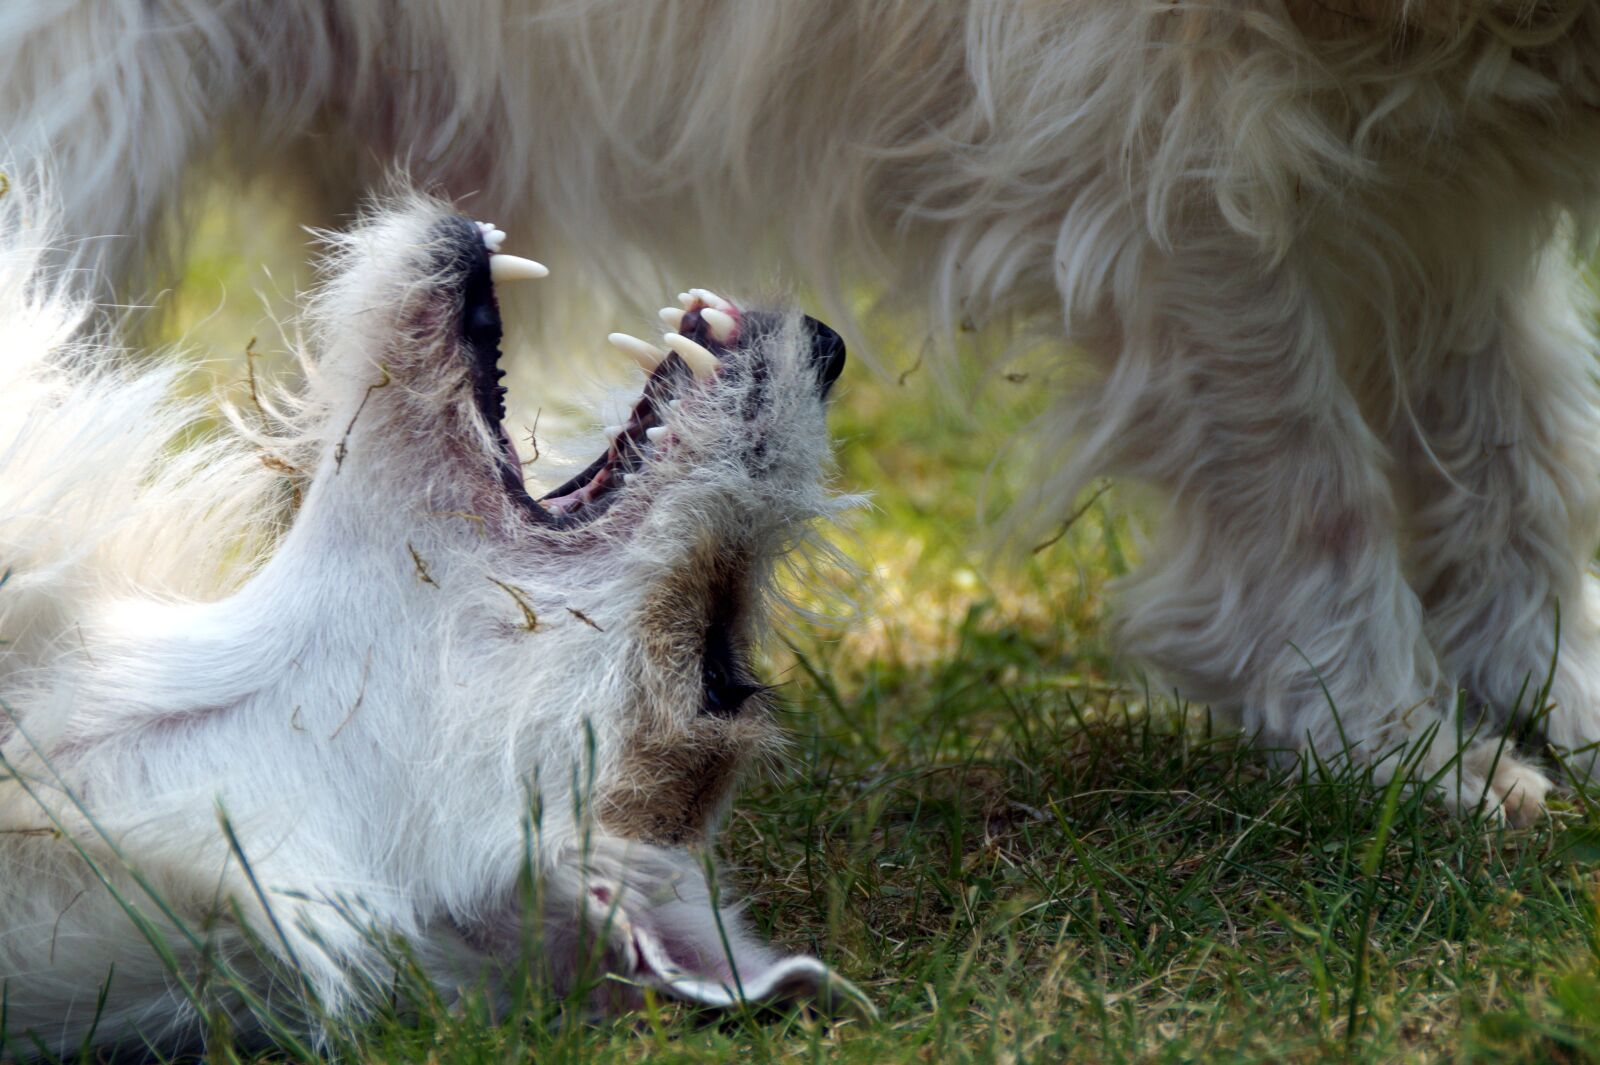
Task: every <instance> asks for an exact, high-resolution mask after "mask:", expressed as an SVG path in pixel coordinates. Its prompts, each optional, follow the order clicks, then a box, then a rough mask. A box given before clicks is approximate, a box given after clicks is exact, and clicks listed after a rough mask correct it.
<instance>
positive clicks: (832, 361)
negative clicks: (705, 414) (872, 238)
mask: <svg viewBox="0 0 1600 1065" xmlns="http://www.w3.org/2000/svg"><path fill="white" fill-rule="evenodd" d="M440 225H441V228H442V229H443V232H442V233H441V234H440V237H441V243H442V244H443V245H444V246H445V247H446V248H447V249H448V250H447V251H446V252H445V254H446V255H447V256H448V257H449V258H450V260H451V262H450V263H449V267H450V268H453V272H455V273H456V275H457V276H458V277H459V279H460V281H459V284H460V316H459V320H458V323H457V329H458V334H459V336H460V340H461V347H462V352H463V355H464V356H465V358H466V359H467V361H468V366H469V369H470V386H471V389H472V397H473V402H474V403H475V404H476V406H477V409H478V412H479V414H480V415H481V416H482V418H483V420H484V422H485V424H486V425H487V426H488V427H489V428H490V431H491V432H492V433H493V434H495V435H496V436H497V437H498V444H499V447H498V454H496V455H494V456H492V458H493V460H494V462H495V465H496V473H497V476H498V478H499V480H500V483H501V486H502V488H503V489H504V490H505V492H506V495H507V497H508V498H509V499H510V500H511V502H512V503H514V504H515V505H517V506H518V507H519V508H521V510H522V511H523V512H524V513H525V514H527V516H528V517H529V518H530V519H531V520H532V521H534V522H535V523H536V524H539V525H542V526H547V527H557V528H559V527H571V526H578V525H585V524H588V523H589V522H592V521H593V520H595V519H596V518H598V517H599V516H600V515H601V514H603V513H605V512H606V511H607V510H609V509H610V508H611V506H612V504H614V503H615V502H616V500H617V499H618V497H619V496H620V494H621V491H620V489H621V488H622V486H623V481H624V478H625V477H627V476H628V475H629V474H632V473H635V472H637V471H639V470H640V469H641V468H642V467H643V466H644V464H645V460H646V458H647V457H648V455H649V453H650V450H651V448H652V447H653V445H652V444H651V443H650V442H649V441H648V440H647V437H646V433H647V431H648V430H649V429H651V428H654V427H655V426H658V425H661V424H662V423H663V422H664V421H665V419H666V413H667V403H668V402H670V401H671V400H672V399H674V398H676V397H678V396H680V395H682V394H683V393H684V392H685V391H687V390H688V389H689V388H690V387H691V386H692V385H693V384H694V375H693V374H692V373H690V371H689V367H688V365H687V364H686V363H685V362H684V361H683V359H682V358H680V357H679V356H678V355H676V354H671V355H668V356H667V357H666V358H665V359H663V360H662V362H661V364H660V365H659V366H657V367H656V369H655V370H654V371H652V372H651V374H650V375H649V378H648V379H647V380H646V382H645V386H644V390H643V392H642V393H641V395H640V397H639V400H638V402H637V404H636V405H635V406H634V409H633V412H632V414H631V415H630V417H629V420H628V422H629V426H630V427H631V428H630V429H629V430H628V431H626V432H624V433H623V434H622V435H621V436H619V437H618V438H617V439H616V440H614V441H612V442H611V444H610V445H609V446H608V447H607V449H606V450H605V451H603V452H602V453H601V454H600V456H599V457H598V458H596V459H595V460H594V461H593V462H592V463H590V464H589V465H588V466H587V467H585V468H584V469H583V471H582V472H580V473H578V474H577V475H576V476H574V477H572V478H570V479H569V480H567V481H566V483H564V484H562V485H560V486H559V487H557V488H555V489H553V490H551V491H549V492H546V493H545V494H544V495H542V496H540V497H539V499H534V498H533V497H532V496H531V495H529V494H528V491H527V487H526V485H525V482H524V478H523V471H522V462H521V459H520V458H519V457H518V455H517V450H516V447H515V446H514V445H513V444H512V442H511V438H510V437H509V436H508V435H507V434H506V430H505V418H506V403H505V397H506V392H507V389H506V387H505V385H503V384H502V383H501V382H502V380H503V379H504V378H505V376H506V371H505V370H504V369H503V368H502V367H501V366H500V359H501V355H502V352H501V343H502V342H503V340H504V336H505V330H504V323H503V322H502V319H501V316H500V303H499V300H498V298H497V297H496V294H495V286H494V277H493V273H492V271H491V269H490V254H491V253H490V251H489V249H488V247H487V246H486V245H485V244H484V241H483V232H482V230H481V228H480V227H479V226H478V224H477V223H476V222H474V221H472V220H470V219H467V218H462V217H455V218H450V219H447V220H445V221H443V222H441V223H440ZM742 321H743V326H742V329H743V331H744V340H745V341H746V342H748V340H749V338H750V337H751V336H753V335H755V334H758V333H760V332H763V331H765V330H766V329H769V328H772V327H773V326H774V324H775V323H774V322H773V321H772V319H771V318H770V316H768V315H763V314H760V313H753V314H752V313H747V314H745V315H743V319H742ZM805 325H806V327H807V329H808V331H809V332H810V340H811V352H810V355H811V361H812V366H813V369H814V371H815V373H816V377H817V393H818V396H819V397H821V398H826V396H827V394H828V392H829V390H830V389H831V388H832V386H833V383H834V381H835V380H836V379H837V378H838V377H839V374H840V372H841V371H842V370H843V368H844V363H845V346H844V341H843V340H842V339H841V338H840V336H839V334H838V333H836V332H835V331H834V330H832V329H830V328H829V327H828V326H827V325H824V324H823V323H822V322H819V321H817V320H816V319H815V318H811V317H809V316H807V317H806V318H805ZM681 330H682V331H683V332H684V334H685V335H686V336H693V337H695V338H696V339H698V340H699V341H700V342H702V343H704V344H707V345H710V346H712V347H713V348H715V351H716V354H717V355H718V356H719V358H722V359H723V361H724V367H725V370H724V371H723V372H732V373H734V374H736V375H737V374H744V373H753V374H755V375H756V376H757V377H758V378H759V377H762V376H764V373H765V367H764V365H762V364H761V363H759V362H755V363H751V362H749V359H748V354H746V357H745V358H743V359H738V360H736V361H730V357H731V356H733V355H735V354H736V352H734V351H732V350H729V349H726V348H724V347H722V345H720V344H716V343H715V342H714V341H713V340H712V339H711V338H710V337H709V335H708V334H707V332H706V330H705V328H704V325H703V323H702V322H701V320H700V318H699V315H698V314H697V313H696V312H694V311H690V312H689V313H688V314H687V315H686V317H685V323H684V325H683V326H682V327H681ZM738 346H739V347H740V348H745V349H746V351H747V352H748V345H747V343H740V344H739V345H738ZM574 499H576V501H574ZM547 502H548V503H549V504H551V505H546V503H547Z"/></svg>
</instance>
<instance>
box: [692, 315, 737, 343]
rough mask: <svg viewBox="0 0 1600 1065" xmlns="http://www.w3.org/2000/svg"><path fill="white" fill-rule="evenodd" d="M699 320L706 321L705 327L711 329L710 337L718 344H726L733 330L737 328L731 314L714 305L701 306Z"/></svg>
mask: <svg viewBox="0 0 1600 1065" xmlns="http://www.w3.org/2000/svg"><path fill="white" fill-rule="evenodd" d="M700 320H701V321H703V322H705V323H706V327H707V328H708V329H710V330H711V336H712V338H713V339H715V340H716V342H717V343H719V344H726V343H727V342H728V341H730V340H732V339H733V334H734V330H736V329H737V328H738V323H737V322H735V321H734V320H733V315H731V314H728V313H727V312H726V311H719V310H717V309H716V308H715V307H703V308H701V310H700Z"/></svg>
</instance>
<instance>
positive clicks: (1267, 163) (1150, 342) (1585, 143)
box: [0, 0, 1600, 816]
mask: <svg viewBox="0 0 1600 1065" xmlns="http://www.w3.org/2000/svg"><path fill="white" fill-rule="evenodd" d="M0 67H3V68H4V69H6V71H7V77H6V79H5V84H4V85H3V86H0V115H4V116H5V120H4V128H5V129H7V130H8V131H9V133H10V136H11V137H12V138H13V140H14V141H15V142H16V143H17V144H18V146H19V147H20V148H21V149H23V150H25V151H27V152H29V153H32V154H37V155H40V156H44V155H47V154H50V153H54V154H55V155H56V157H57V160H58V163H57V165H59V166H61V167H62V168H63V169H62V174H63V184H64V186H65V187H66V189H67V190H68V192H69V193H70V196H71V199H70V206H69V213H70V217H71V218H72V220H73V223H74V225H75V226H76V227H77V232H79V233H81V234H85V235H90V234H98V233H106V232H112V233H148V232H153V231H154V228H155V227H154V223H155V221H156V220H158V219H160V218H162V217H165V214H164V212H166V210H167V209H168V208H169V207H170V206H171V205H172V204H173V203H174V202H175V201H176V199H177V197H178V194H179V191H180V189H181V188H182V184H183V179H184V177H185V175H186V174H188V173H190V172H191V170H192V168H193V164H194V163H195V162H196V161H197V160H201V159H207V158H212V157H214V156H216V155H217V153H218V152H226V153H228V154H229V156H230V158H233V159H235V160H237V161H240V162H241V163H242V164H243V165H245V166H246V167H248V168H250V169H251V170H252V171H253V172H255V171H263V170H264V171H268V172H270V171H271V170H272V169H273V166H274V164H275V163H276V164H280V167H279V168H280V169H284V168H283V167H282V166H281V164H282V163H283V162H284V161H287V162H288V167H287V169H289V170H291V171H293V172H295V173H298V174H306V173H311V174H314V175H316V176H317V177H318V179H319V180H322V181H324V182H325V183H326V184H327V185H328V187H330V188H334V189H338V188H341V187H342V188H345V189H348V190H350V194H352V195H353V194H354V191H355V190H356V189H357V188H358V187H359V186H360V184H361V182H362V181H363V180H366V179H367V178H368V177H369V176H370V175H371V174H372V173H373V170H374V167H375V166H386V165H388V164H389V163H390V162H391V161H392V160H394V159H396V158H400V159H403V160H405V161H406V162H407V163H408V164H409V165H410V166H411V167H412V168H413V169H414V170H415V171H416V172H417V173H418V174H420V175H422V176H423V177H425V178H426V179H427V180H430V181H437V182H439V183H440V184H441V185H442V186H443V187H445V188H447V189H450V190H453V191H455V192H456V193H458V194H461V193H466V192H468V191H476V192H478V193H479V199H478V200H477V201H475V202H476V203H481V204H482V209H483V210H485V211H486V212H490V213H493V214H495V215H496V216H498V214H499V213H501V212H505V213H507V214H514V215H516V216H517V217H523V218H527V217H529V212H530V211H533V212H536V213H537V218H538V220H539V226H540V232H541V233H542V234H544V235H546V236H548V237H549V238H551V239H552V241H557V242H559V243H562V244H565V245H566V246H570V247H579V246H581V247H584V248H592V247H601V248H615V249H618V250H621V251H626V250H628V249H630V246H631V247H633V248H643V249H644V250H645V251H647V252H650V253H652V254H654V255H655V256H656V257H657V258H658V259H672V260H673V261H674V262H676V263H681V264H685V265H689V266H694V267H703V266H705V265H706V264H714V270H715V271H718V272H720V274H721V276H723V277H742V276H745V273H746V272H747V271H749V270H751V269H752V268H758V267H762V266H765V265H769V264H772V263H781V264H786V265H787V266H788V267H789V268H791V269H798V270H799V271H800V272H802V273H803V275H804V276H805V278H806V279H807V280H809V281H813V282H816V283H818V284H820V285H821V286H823V287H824V288H825V289H827V290H830V291H832V292H834V293H838V292H840V291H842V290H843V289H844V283H845V282H846V281H848V280H849V279H851V278H857V277H866V278H870V279H871V280H872V281H873V282H874V283H875V284H879V285H884V286H886V287H887V289H888V290H889V291H891V292H893V293H895V294H897V295H899V296H901V297H904V298H905V299H906V300H909V301H915V302H920V303H922V304H924V305H925V306H926V307H928V308H930V309H931V315H932V320H933V324H934V326H935V327H936V329H937V330H941V331H944V330H948V329H950V328H951V327H953V326H954V325H955V324H956V323H958V322H962V323H967V322H970V323H972V324H974V325H977V326H979V327H981V326H983V325H984V324H986V323H990V322H994V321H997V320H1000V319H1006V318H1010V319H1015V320H1022V321H1026V322H1033V323H1037V324H1045V323H1050V322H1064V323H1065V327H1066V328H1065V334H1066V337H1067V338H1069V339H1070V341H1071V342H1072V343H1073V344H1075V345H1077V346H1078V347H1080V348H1081V349H1082V350H1084V351H1085V352H1087V354H1088V356H1089V357H1090V359H1091V361H1092V362H1093V364H1094V365H1095V366H1097V367H1098V368H1099V370H1100V374H1099V377H1098V379H1097V380H1096V381H1095V382H1094V383H1092V384H1090V385H1088V386H1086V387H1083V388H1081V389H1078V390H1076V391H1075V392H1073V393H1071V394H1070V395H1067V396H1066V397H1064V398H1063V400H1062V406H1061V410H1060V412H1059V416H1058V417H1056V418H1055V419H1054V420H1053V422H1052V423H1051V426H1050V428H1049V429H1047V437H1046V439H1044V440H1042V441H1041V443H1042V445H1043V446H1044V447H1045V448H1046V449H1047V450H1048V451H1050V452H1052V453H1054V454H1055V455H1056V456H1058V461H1057V462H1056V463H1055V464H1054V466H1053V468H1048V469H1046V471H1045V472H1044V474H1043V476H1042V481H1041V485H1040V498H1041V502H1042V504H1043V505H1042V506H1041V507H1040V508H1039V509H1038V513H1039V515H1040V516H1041V518H1042V519H1043V520H1046V521H1048V519H1049V518H1050V517H1051V516H1052V515H1059V514H1060V513H1062V512H1063V511H1064V510H1065V509H1066V508H1067V507H1069V506H1070V502H1071V500H1072V498H1073V497H1074V495H1075V494H1076V493H1077V492H1078V491H1079V490H1080V488H1081V487H1082V486H1083V485H1084V484H1085V482H1086V479H1087V478H1088V477H1089V476H1090V475H1091V474H1094V473H1099V472H1106V471H1109V472H1113V473H1116V474H1120V475H1123V476H1127V477H1132V478H1138V479H1141V480H1144V481H1148V482H1151V483H1153V484H1155V485H1157V486H1159V487H1161V488H1163V489H1165V490H1166V491H1168V492H1169V493H1170V494H1171V497H1172V499H1173V500H1174V503H1173V508H1172V514H1171V516H1170V520H1169V522H1168V526H1167V532H1166V534H1165V535H1164V537H1163V538H1162V539H1161V542H1160V543H1159V544H1158V545H1157V549H1156V551H1155V553H1154V555H1153V557H1152V558H1151V559H1150V560H1149V562H1148V564H1147V568H1146V570H1145V571H1144V572H1143V573H1142V574H1140V575H1139V576H1137V577H1136V578H1135V579H1134V580H1132V581H1131V582H1130V584H1129V586H1128V587H1127V588H1126V589H1125V594H1124V596H1123V599H1122V604H1121V607H1120V611H1119V614H1118V618H1117V628H1118V631H1119V632H1120V634H1121V637H1122V639H1123V645H1124V647H1125V648H1126V649H1127V651H1128V652H1129V653H1130V654H1132V655H1134V656H1136V657H1138V658H1139V659H1142V660H1143V661H1145V662H1147V663H1149V664H1150V665H1152V666H1153V667H1155V668H1156V669H1157V670H1158V671H1159V673H1160V674H1161V675H1162V676H1163V677H1164V678H1166V680H1168V681H1170V682H1171V683H1172V684H1174V685H1176V686H1177V687H1178V688H1179V689H1180V690H1181V691H1183V692H1184V693H1185V694H1186V695H1188V696H1189V697H1191V698H1194V699H1197V700H1203V701H1206V702H1210V703H1213V704H1215V705H1217V706H1219V707H1225V708H1232V709H1236V710H1237V711H1238V712H1239V713H1240V714H1241V716H1242V721H1243V724H1244V727H1245V728H1246V729H1247V730H1248V731H1250V732H1253V733H1260V734H1262V735H1263V736H1264V737H1265V738H1266V739H1268V740H1269V741H1270V742H1274V743H1280V744H1287V745H1290V746H1298V747H1306V746H1309V747H1312V748H1315V749H1316V750H1317V751H1319V752H1320V753H1321V754H1322V755H1323V756H1324V757H1329V758H1333V757H1338V756H1340V755H1342V754H1343V753H1345V752H1346V751H1349V752H1350V753H1352V754H1354V756H1355V757H1356V758H1357V759H1358V760H1361V761H1363V762H1368V763H1373V764H1378V765H1379V766H1380V770H1381V772H1382V773H1388V772H1392V771H1393V769H1394V766H1395V765H1396V761H1397V757H1398V756H1397V755H1396V754H1395V752H1396V750H1397V749H1398V748H1399V747H1400V746H1401V745H1404V744H1412V745H1415V744H1417V743H1419V742H1420V743H1422V744H1423V745H1424V747H1425V750H1424V751H1423V755H1424V756H1423V757H1422V759H1421V763H1420V767H1419V768H1420V770H1421V771H1423V772H1424V773H1426V774H1428V775H1430V776H1432V775H1439V776H1440V783H1441V786H1442V788H1443V790H1444V792H1445V793H1446V797H1447V799H1448V801H1450V802H1452V803H1454V804H1458V805H1461V806H1463V807H1468V808H1471V807H1474V806H1476V805H1477V804H1478V803H1479V802H1480V800H1486V801H1487V803H1488V805H1489V806H1490V807H1491V808H1504V809H1506V810H1507V811H1508V812H1510V813H1512V814H1514V815H1517V816H1531V815H1532V814H1534V813H1535V812H1537V810H1538V808H1539V807H1540V804H1541V800H1542V797H1543V795H1544V792H1545V789H1546V787H1547V785H1548V781H1547V779H1546V778H1545V776H1544V775H1543V774H1542V773H1541V772H1539V771H1538V770H1536V769H1535V768H1533V767H1532V766H1530V765H1526V764H1524V763H1523V762H1521V761H1520V760H1519V759H1518V756H1517V755H1516V754H1515V753H1514V752H1512V751H1510V750H1503V749H1502V748H1501V746H1500V745H1499V744H1498V743H1497V742H1495V741H1492V740H1489V739H1477V740H1473V741H1471V742H1469V743H1468V744H1467V751H1466V754H1465V757H1464V758H1463V759H1462V760H1461V761H1460V762H1459V763H1457V764H1455V765H1454V766H1453V767H1452V759H1453V757H1454V755H1455V754H1456V752H1457V749H1458V747H1459V746H1460V745H1461V742H1462V740H1461V737H1460V736H1459V734H1458V733H1459V731H1460V730H1462V729H1466V728H1467V726H1466V725H1464V724H1463V723H1461V722H1459V721H1458V719H1457V715H1456V713H1455V709H1456V703H1457V699H1458V692H1463V691H1464V692H1465V697H1466V699H1467V701H1468V702H1469V703H1470V704H1471V705H1473V706H1477V705H1482V706H1484V707H1486V708H1487V709H1488V710H1489V711H1490V712H1491V715H1492V716H1491V720H1492V721H1496V722H1499V721H1503V720H1504V719H1505V718H1506V717H1507V716H1510V715H1513V714H1528V713H1529V712H1530V711H1537V712H1538V713H1540V714H1541V715H1543V714H1545V712H1546V711H1548V713H1547V715H1546V716H1543V717H1542V727H1543V731H1544V732H1545V734H1546V735H1547V736H1548V737H1549V738H1550V739H1551V740H1552V741H1554V742H1555V744H1556V745H1557V746H1558V747H1560V748H1562V749H1565V750H1566V751H1568V752H1569V753H1581V754H1582V755H1583V756H1582V757H1580V758H1577V759H1576V760H1575V764H1576V766H1577V767H1578V768H1579V769H1580V770H1583V769H1585V768H1586V767H1587V766H1588V765H1589V764H1590V763H1591V762H1592V760H1593V759H1592V753H1593V752H1592V749H1590V750H1586V749H1587V748H1590V745H1592V744H1594V743H1595V742H1596V741H1600V629H1597V621H1596V616H1595V612H1594V610H1593V609H1592V608H1591V606H1590V605H1589V603H1588V598H1589V594H1590V593H1589V592H1588V591H1587V588H1588V583H1587V578H1586V577H1585V570H1586V566H1587V564H1588V560H1589V557H1590V551H1591V549H1592V548H1593V546H1594V544H1595V542H1596V540H1597V539H1600V482H1597V472H1600V439H1597V433H1596V428H1597V417H1600V407H1597V404H1596V400H1597V398H1600V397H1597V395H1596V389H1595V384H1594V381H1593V375H1592V367H1591V365H1590V363H1591V356H1592V352H1593V348H1594V343H1593V339H1592V337H1591V336H1590V333H1589V310H1588V304H1587V302H1586V300H1585V298H1584V297H1583V296H1582V294H1581V292H1582V289H1581V286H1580V285H1579V284H1578V283H1577V280H1576V276H1575V271H1574V268H1573V266H1572V265H1571V263H1572V259H1571V254H1570V253H1571V244H1572V242H1573V241H1574V239H1576V240H1577V241H1578V243H1579V246H1580V247H1583V248H1587V247H1589V246H1590V244H1589V242H1590V236H1591V232H1592V223H1593V220H1594V217H1595V212H1594V205H1595V203H1596V196H1595V193H1596V189H1595V185H1596V181H1597V179H1596V175H1597V174H1600V0H1396V2H1392V3H1390V2H1383V0H1344V2H1335V0H1176V2H1175V0H1062V2H1056V3H1025V2H1018V0H948V2H940V3H925V2H921V0H885V2H878V3H865V4H864V3H860V2H858V0H805V2H795V3H749V2H747V0H701V2H696V3H683V2H679V0H647V2H618V0H448V2H447V0H433V2H423V3H412V4H406V5H403V6H402V7H400V8H396V7H395V6H394V5H390V4H383V3H377V2H374V0H332V2H328V0H315V2H313V0H277V2H272V3H267V2H253V0H238V2H222V0H75V2H74V0H68V2H63V3H59V4H55V5H48V6H45V5H13V6H11V7H10V8H8V9H7V10H6V11H5V12H4V13H3V14H0ZM83 254H84V255H86V256H89V257H91V258H92V259H94V261H95V262H96V263H98V264H104V265H108V266H109V267H110V269H109V276H117V277H126V276H127V270H126V267H127V265H128V264H129V263H130V262H131V261H132V260H134V259H136V258H137V257H138V254H139V249H138V248H137V246H136V245H135V244H134V243H133V242H131V241H123V242H121V243H111V244H108V245H99V246H96V247H94V248H89V247H85V248H84V250H83ZM627 261H628V260H627V258H626V257H625V256H621V255H619V256H618V257H617V258H616V259H615V260H612V261H611V262H609V263H602V264H601V269H603V270H606V271H609V272H610V273H611V274H613V275H616V276H620V275H622V274H623V273H625V272H626V269H627V267H626V263H627ZM841 264H842V265H841ZM712 276H713V278H716V276H717V274H716V273H713V274H712ZM1558 609H1559V611H1560V613H1561V624H1560V629H1559V637H1558V636H1557V626H1556V617H1557V613H1558ZM1558 649H1559V651H1560V655H1559V660H1558V661H1555V657H1556V651H1557V650H1558ZM1553 661H1554V669H1555V672H1554V678H1553V685H1552V686H1551V689H1550V692H1549V702H1548V705H1547V706H1538V707H1534V706H1531V705H1530V704H1531V703H1532V702H1533V699H1534V696H1535V694H1536V693H1537V692H1538V691H1539V690H1540V688H1541V681H1542V679H1543V678H1544V677H1545V676H1546V674H1547V672H1548V671H1549V670H1550V669H1551V667H1552V662H1553ZM1430 737H1431V738H1430Z"/></svg>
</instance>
